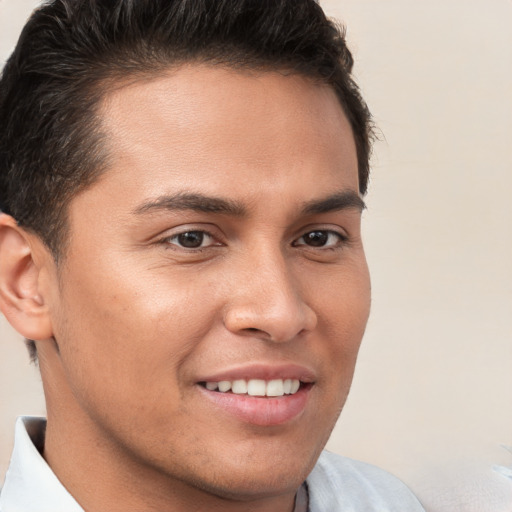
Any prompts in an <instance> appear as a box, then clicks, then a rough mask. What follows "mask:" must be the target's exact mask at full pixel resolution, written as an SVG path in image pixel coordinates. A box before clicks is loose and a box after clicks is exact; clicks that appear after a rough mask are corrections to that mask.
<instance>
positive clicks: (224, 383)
mask: <svg viewBox="0 0 512 512" xmlns="http://www.w3.org/2000/svg"><path fill="white" fill-rule="evenodd" d="M300 385H301V382H300V381H299V380H298V379H272V380H263V379H248V380H246V379H237V380H233V381H229V380H221V381H219V382H205V383H204V387H206V389H208V390H209V391H218V392H220V393H228V392H231V393H233V394H235V395H249V396H260V397H263V396H267V397H278V396H284V395H294V394H295V393H297V391H299V389H300Z"/></svg>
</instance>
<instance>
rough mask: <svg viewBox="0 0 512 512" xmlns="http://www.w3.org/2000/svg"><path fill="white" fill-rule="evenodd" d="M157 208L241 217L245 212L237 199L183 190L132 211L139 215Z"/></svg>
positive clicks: (158, 198)
mask: <svg viewBox="0 0 512 512" xmlns="http://www.w3.org/2000/svg"><path fill="white" fill-rule="evenodd" d="M158 210H164V211H173V210H178V211H179V210H193V211H196V212H202V213H221V214H224V215H231V216H233V217H243V216H244V215H246V213H247V212H246V209H245V207H244V206H243V205H242V204H241V203H239V202H237V201H233V200H231V199H223V198H220V197H210V196H205V195H202V194H191V193H184V192H180V193H178V194H173V195H165V196H160V197H157V198H156V199H152V200H149V201H146V202H145V203H143V204H142V205H140V206H138V207H137V208H136V209H135V210H134V213H135V214H136V215H140V214H143V213H147V212H152V211H158Z"/></svg>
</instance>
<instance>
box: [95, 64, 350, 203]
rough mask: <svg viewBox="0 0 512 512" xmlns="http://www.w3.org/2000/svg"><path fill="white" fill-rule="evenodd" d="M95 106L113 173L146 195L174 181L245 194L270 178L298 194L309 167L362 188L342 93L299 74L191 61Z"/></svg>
mask: <svg viewBox="0 0 512 512" xmlns="http://www.w3.org/2000/svg"><path fill="white" fill-rule="evenodd" d="M99 114H100V116H99V117H100V119H101V124H102V131H103V133H104V135H105V139H106V146H107V151H108V152H109V154H110V158H109V162H110V167H109V168H108V170H107V171H106V173H105V174H106V179H107V181H108V180H115V179H118V180H119V183H121V182H123V183H124V185H125V186H126V184H127V183H128V181H130V180H135V181H137V193H138V194H139V195H140V196H141V197H142V196H147V197H152V196H155V195H157V194H161V193H162V192H166V193H171V192H173V193H174V192H175V191H174V190H169V188H170V189H172V188H173V187H174V186H177V187H178V188H179V189H181V190H186V191H187V192H196V191H199V192H201V193H210V194H212V195H217V196H218V195H226V190H228V192H229V194H232V195H237V196H239V197H238V198H241V199H242V200H243V199H245V198H244V197H242V196H243V195H244V194H245V196H246V197H248V196H250V197H249V199H258V197H260V196H261V197H268V192H269V187H270V188H272V190H273V191H274V192H278V191H279V190H281V192H282V193H284V194H288V193H290V194H291V195H293V194H294V190H295V188H296V186H297V184H298V183H299V182H300V179H301V175H304V174H309V175H311V174H312V173H313V174H315V176H316V179H317V180H318V182H319V183H320V184H321V183H322V182H325V183H324V188H325V189H329V188H332V186H333V183H334V182H338V188H343V187H345V188H347V187H348V188H351V189H353V190H354V191H357V190H358V180H357V156H356V149H355V143H354V138H353V135H352V130H351V128H350V125H349V123H348V121H347V119H346V116H345V115H344V112H343V109H342V107H341V106H340V104H339V101H338V99H337V97H336V94H335V93H334V91H333V89H332V88H331V87H329V86H327V85H324V84H318V83H314V82H313V81H311V80H309V79H308V78H305V77H303V76H299V75H290V74H285V73H279V72H249V71H239V70H232V69H226V68H222V67H214V66H207V65H186V66H183V67H181V68H178V69H174V70H170V71H168V72H167V73H165V74H163V75H160V76H158V77H154V78H152V79H148V80H141V81H138V82H135V83H131V84H129V85H126V86H123V87H119V88H117V89H114V90H112V91H111V92H109V93H108V94H107V95H106V96H105V97H104V99H103V102H102V104H101V107H100V111H99ZM166 188H167V189H166ZM326 192H328V190H326ZM303 199H304V200H306V199H307V198H303Z"/></svg>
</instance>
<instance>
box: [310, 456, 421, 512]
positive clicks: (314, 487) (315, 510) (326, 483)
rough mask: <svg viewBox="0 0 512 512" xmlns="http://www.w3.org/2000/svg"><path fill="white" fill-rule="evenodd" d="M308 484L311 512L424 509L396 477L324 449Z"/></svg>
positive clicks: (411, 511)
mask: <svg viewBox="0 0 512 512" xmlns="http://www.w3.org/2000/svg"><path fill="white" fill-rule="evenodd" d="M307 484H308V489H309V497H310V511H311V512H338V511H339V512H352V511H354V512H355V511H361V510H364V511H365V512H373V511H375V512H377V511H378V512H402V511H403V512H423V507H422V506H421V505H420V503H419V501H418V500H417V498H416V497H415V496H414V495H413V494H412V492H411V491H410V490H409V489H408V488H407V487H406V486H405V485H404V484H403V483H402V482H401V481H400V480H398V478H396V477H394V476H393V475H391V474H389V473H387V472H386V471H383V470H382V469H379V468H377V467H375V466H372V465H371V464H366V463H364V462H359V461H356V460H352V459H349V458H347V457H341V456H339V455H335V454H334V453H330V452H326V451H324V452H323V453H322V455H321V456H320V458H319V459H318V462H317V464H316V466H315V468H314V469H313V471H312V472H311V474H310V475H309V477H308V479H307Z"/></svg>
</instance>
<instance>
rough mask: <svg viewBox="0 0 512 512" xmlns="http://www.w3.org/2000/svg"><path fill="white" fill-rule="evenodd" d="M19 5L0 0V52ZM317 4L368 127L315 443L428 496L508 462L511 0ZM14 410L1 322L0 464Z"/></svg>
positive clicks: (25, 7) (13, 380)
mask: <svg viewBox="0 0 512 512" xmlns="http://www.w3.org/2000/svg"><path fill="white" fill-rule="evenodd" d="M35 4H36V2H34V1H30V0H0V60H4V59H5V58H6V56H7V54H8V53H9V52H10V50H11V49H12V46H13V44H14V42H15V39H16V37H17V34H18V32H19V29H20V27H21V25H22V23H23V21H24V19H25V17H26V16H27V15H28V13H29V11H30V9H31V7H32V6H33V5H35ZM323 6H324V8H325V9H326V10H327V12H328V13H329V14H330V15H332V16H335V17H337V18H340V19H342V20H344V21H345V22H346V24H347V26H348V39H349V41H350V43H351V47H352V49H353V51H354V54H355V56H356V59H357V65H356V74H357V76H358V77H359V81H360V83H361V86H362V89H363V91H364V95H365V97H366V99H367V101H368V103H369V105H370V107H371V109H372V111H373V113H374V115H375V119H376V122H377V124H378V126H379V128H380V129H381V131H382V133H383V136H382V139H383V140H382V141H381V142H380V143H379V144H378V145H377V147H376V152H375V158H374V164H373V180H372V184H371V192H370V194H369V197H368V203H369V210H368V211H367V212H366V214H365V217H366V219H365V224H366V228H365V229H366V245H367V253H368V259H369V263H370V266H371V269H372V275H373V290H374V292H373V311H372V317H371V320H370V324H369V327H368V331H367V335H366V337H365V341H364V344H363V348H362V350H361V354H360V359H359V363H358V368H357V371H356V378H355V381H354V385H353V390H352V394H351V397H350V398H349V401H348V403H347V406H346V409H345V411H344V413H343V415H342V417H341V420H340V422H339V424H338V426H337V428H336V431H335V432H334V434H333V437H332V439H331V441H330V445H329V446H330V448H331V449H332V450H334V451H336V452H340V453H343V454H346V455H349V456H351V457H354V458H358V459H362V460H366V461H369V462H372V463H375V464H377V465H380V466H382V467H384V468H386V469H389V470H391V471H392V472H394V473H395V474H397V475H399V476H400V477H401V478H402V479H404V480H405V481H406V482H408V483H409V484H410V485H411V486H412V487H413V489H415V490H416V491H417V492H418V493H419V494H420V496H422V497H423V498H424V499H425V501H426V502H428V501H429V500H430V501H432V503H433V502H434V501H435V499H434V498H433V497H432V496H433V495H439V494H440V491H439V489H441V488H442V487H443V486H444V487H445V488H444V489H443V490H442V492H452V493H453V492H455V491H454V490H453V489H455V487H453V486H452V485H451V484H450V485H448V483H447V482H451V480H449V478H452V477H453V478H459V477H460V478H463V477H464V478H465V476H464V475H469V476H468V477H467V478H466V480H468V481H469V480H471V478H473V477H474V475H475V474H477V473H478V474H482V475H484V474H485V475H487V476H488V474H490V473H489V472H490V471H491V469H490V468H491V467H492V464H503V465H512V454H510V453H509V452H507V451H506V450H505V449H504V448H502V447H500V445H501V444H504V445H509V446H512V200H511V196H512V31H511V30H510V23H511V21H512V1H510V0H490V1H489V0H464V1H462V0H431V1H430V2H420V1H413V0H324V1H323ZM26 413H33V414H41V413H43V404H42V395H41V391H40V383H39V378H38V375H37V372H36V371H35V370H34V369H33V368H31V367H30V366H29V365H28V362H27V357H26V353H25V349H24V347H23V344H22V342H21V340H20V339H19V338H18V337H17V336H16V335H15V334H14V333H13V332H12V330H10V328H9V327H8V326H7V325H6V323H5V321H4V320H3V319H2V320H1V321H0V473H2V474H3V472H4V469H5V467H6V465H7V462H8V458H9V453H10V450H11V443H12V427H13V423H14V419H15V417H16V416H17V415H18V414H26ZM486 472H487V473H486ZM454 475H455V476H454ZM457 475H458V476H457ZM0 478H1V477H0ZM501 483H503V482H501ZM436 486H437V490H436V491H435V492H433V491H432V487H434V488H436ZM448 487H450V489H448ZM460 492H461V493H462V494H466V495H467V493H468V492H469V491H467V489H465V490H464V491H463V492H462V491H460ZM496 492H497V493H498V494H499V492H502V491H496ZM511 492H512V491H511ZM502 494H503V493H502ZM500 496H501V495H500ZM500 499H501V498H500ZM491 502H492V499H490V498H489V499H487V500H486V503H488V504H490V503H491ZM496 503H498V498H496ZM511 503H512V496H511ZM432 506H434V505H432ZM497 507H498V505H496V508H494V509H492V510H502V509H499V508H497ZM456 509H457V510H459V509H458V508H457V507H455V506H454V507H452V508H451V510H452V511H455V510H456ZM432 510H433V508H432ZM460 510H464V511H469V510H479V512H483V509H482V508H471V507H470V506H467V507H466V508H464V507H463V506H461V508H460ZM489 510H491V507H490V506H489ZM503 510H505V508H503ZM506 510H509V508H507V509H506Z"/></svg>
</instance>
